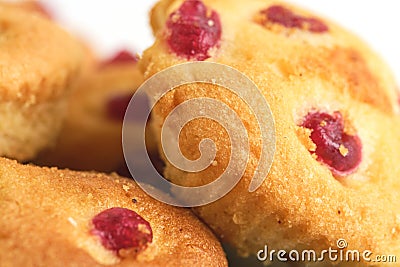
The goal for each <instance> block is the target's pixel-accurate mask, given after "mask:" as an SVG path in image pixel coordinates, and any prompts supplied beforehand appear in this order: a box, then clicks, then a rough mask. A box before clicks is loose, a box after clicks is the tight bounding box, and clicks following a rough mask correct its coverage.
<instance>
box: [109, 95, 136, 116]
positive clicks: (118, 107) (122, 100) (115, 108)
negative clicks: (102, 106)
mask: <svg viewBox="0 0 400 267" xmlns="http://www.w3.org/2000/svg"><path fill="white" fill-rule="evenodd" d="M131 98H132V94H125V95H117V96H113V97H111V98H110V99H109V100H108V101H107V103H106V111H107V116H108V118H109V119H111V120H114V121H117V122H122V121H123V120H124V116H125V112H126V109H127V108H128V105H129V102H130V101H131Z"/></svg>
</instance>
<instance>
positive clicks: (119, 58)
mask: <svg viewBox="0 0 400 267" xmlns="http://www.w3.org/2000/svg"><path fill="white" fill-rule="evenodd" d="M138 60H139V58H138V57H137V56H136V55H133V54H132V53H131V52H129V51H127V50H121V51H119V52H118V53H116V54H115V55H114V56H113V57H111V58H109V59H107V60H105V61H103V62H101V63H100V66H101V67H107V66H109V65H114V64H125V63H128V64H129V63H130V64H134V63H137V62H138Z"/></svg>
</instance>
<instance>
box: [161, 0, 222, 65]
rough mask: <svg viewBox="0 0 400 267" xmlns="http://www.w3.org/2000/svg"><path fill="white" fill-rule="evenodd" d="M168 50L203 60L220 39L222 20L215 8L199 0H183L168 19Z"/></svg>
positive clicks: (189, 57) (188, 57)
mask: <svg viewBox="0 0 400 267" xmlns="http://www.w3.org/2000/svg"><path fill="white" fill-rule="evenodd" d="M167 28H168V38H167V42H168V45H169V47H170V49H171V50H172V51H173V52H174V53H176V54H177V55H179V56H182V57H185V58H187V59H195V60H199V61H202V60H206V59H207V58H209V57H210V55H209V50H210V49H211V48H213V47H216V46H218V43H219V40H220V39H221V32H222V30H221V22H220V19H219V15H218V14H217V13H216V12H215V11H214V10H208V9H207V7H206V6H205V5H204V4H203V2H202V1H199V0H186V1H185V2H183V4H182V5H181V6H180V8H179V9H178V10H177V11H175V12H174V13H172V14H171V15H170V17H169V19H168V21H167Z"/></svg>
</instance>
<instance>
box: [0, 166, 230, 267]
mask: <svg viewBox="0 0 400 267" xmlns="http://www.w3.org/2000/svg"><path fill="white" fill-rule="evenodd" d="M0 208H1V211H2V216H1V218H0V241H1V242H0V259H1V266H5V267H6V266H61V265H62V266H227V262H226V258H225V255H224V252H223V250H222V248H221V246H220V244H219V242H218V240H217V239H216V238H215V237H214V236H213V234H212V233H211V231H210V230H209V229H208V228H207V227H206V226H205V225H204V224H203V223H201V222H200V221H199V220H198V219H197V218H196V217H195V216H194V215H193V214H192V213H191V212H190V211H189V210H186V209H180V208H175V207H171V206H169V205H166V204H163V203H160V202H158V201H156V200H154V199H152V198H151V197H150V196H148V195H147V194H146V193H144V192H143V191H142V190H141V189H140V188H139V187H138V186H137V185H136V184H135V183H134V182H133V181H132V180H129V179H126V178H122V177H119V176H117V175H110V176H107V175H105V174H99V173H85V172H73V171H67V170H65V171H63V170H57V169H56V168H51V169H50V168H40V167H35V166H29V165H20V164H18V163H16V162H15V161H11V160H7V159H2V158H0Z"/></svg>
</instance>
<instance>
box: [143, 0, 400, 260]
mask: <svg viewBox="0 0 400 267" xmlns="http://www.w3.org/2000/svg"><path fill="white" fill-rule="evenodd" d="M152 26H153V31H154V32H155V34H156V37H157V39H156V42H155V44H154V45H153V46H152V47H151V48H150V49H148V50H147V51H146V52H145V53H144V55H143V59H142V61H141V63H140V64H141V67H142V69H143V71H144V73H145V78H149V77H151V76H152V75H154V74H155V73H157V72H159V71H161V70H164V69H166V68H167V67H170V66H173V65H175V64H178V63H184V62H190V61H210V62H217V63H222V64H226V65H228V66H231V67H233V68H236V69H237V70H239V71H241V72H242V73H244V74H245V75H247V76H248V77H249V78H250V79H251V80H252V81H254V83H255V84H256V85H257V86H258V88H259V90H260V91H261V93H262V95H263V97H264V98H265V99H266V101H267V102H268V104H269V106H270V108H271V111H272V113H273V117H274V119H275V132H276V152H275V156H274V161H273V164H272V167H271V170H270V172H269V174H268V176H267V177H266V179H265V180H264V182H263V184H262V185H261V186H260V187H259V188H258V190H256V191H255V192H252V193H250V192H249V190H248V189H249V184H250V181H251V179H252V177H253V175H254V172H255V170H256V168H257V166H258V160H259V158H260V153H261V141H260V140H261V138H260V127H259V125H258V124H257V121H256V120H255V117H254V116H253V115H252V114H251V113H250V109H249V107H248V106H247V105H246V104H245V103H243V101H241V100H240V99H239V98H238V96H237V95H235V94H233V93H232V92H230V91H228V90H226V89H224V88H222V87H219V86H217V85H212V84H211V85H210V84H202V83H196V84H191V85H184V86H180V87H179V88H176V89H174V90H173V91H172V92H169V93H168V94H167V95H166V96H164V97H163V98H162V99H161V100H160V101H159V102H158V103H157V105H156V106H155V108H154V109H153V113H152V116H153V117H152V118H153V122H152V126H153V128H154V129H155V130H156V131H157V140H158V143H159V150H160V152H161V153H163V150H162V148H161V144H160V134H161V133H160V132H161V127H162V126H163V122H164V120H165V119H166V117H167V115H168V114H170V113H171V112H172V110H173V109H174V108H175V107H177V106H178V105H180V104H181V103H183V102H185V101H187V100H189V99H194V98H199V97H209V98H214V99H217V100H219V101H220V102H223V103H225V104H226V105H228V106H229V107H230V108H231V109H232V110H234V111H235V112H236V113H237V114H238V115H239V117H240V118H241V120H242V122H244V125H245V127H246V129H247V132H248V135H249V145H250V153H249V160H248V163H247V167H246V169H245V172H244V175H243V176H242V179H241V181H240V182H239V184H238V185H237V186H236V187H235V188H234V189H233V190H232V191H231V192H230V193H229V194H227V195H226V196H225V197H224V198H222V199H220V200H218V201H216V202H214V203H212V204H209V205H207V206H203V207H198V208H195V212H196V213H197V214H198V215H199V216H200V217H201V218H202V219H203V220H204V221H205V222H206V223H207V224H208V225H209V226H210V227H211V228H212V229H213V230H214V231H215V232H216V233H217V234H218V235H219V236H220V237H221V238H222V239H223V240H225V241H227V242H229V243H230V244H232V245H233V246H234V247H236V249H237V250H238V251H239V252H240V253H241V254H242V255H244V256H248V255H250V254H253V257H254V255H255V254H256V253H257V252H258V251H260V250H262V249H263V248H264V246H265V245H268V247H269V249H270V250H276V251H278V250H279V249H284V250H291V249H314V250H316V251H321V250H323V249H328V248H329V247H333V248H334V247H336V245H337V241H338V240H339V239H345V240H346V241H347V243H348V249H358V250H360V251H363V250H370V251H372V252H373V253H374V254H373V255H377V254H390V255H397V256H399V255H400V206H399V204H398V203H400V193H399V192H400V183H399V179H398V177H399V176H400V167H399V164H398V159H399V158H400V141H398V138H397V136H399V134H400V128H399V127H398V124H399V117H398V115H397V113H398V111H399V106H398V101H397V99H398V96H397V94H398V92H397V90H396V85H395V82H394V79H393V77H392V75H391V72H390V70H389V69H388V67H387V66H386V65H385V63H384V62H383V61H382V60H381V59H380V58H379V57H378V56H377V55H376V54H375V53H374V52H373V51H371V49H370V48H369V47H368V46H367V45H365V44H364V43H363V42H362V41H360V40H359V39H358V38H357V37H355V36H354V35H353V34H351V33H349V32H348V31H346V30H344V29H343V28H341V27H340V26H338V25H337V24H335V23H332V22H331V21H329V20H327V19H324V18H321V17H318V16H316V15H314V14H311V13H310V12H308V11H305V10H303V9H300V8H298V7H295V6H292V5H290V4H287V3H284V2H280V1H268V0H251V1H243V0H234V1H230V0H229V1H228V0H214V1H212V0H205V1H181V0H175V1H174V0H162V1H160V2H159V3H158V4H157V5H156V6H155V8H154V9H153V11H152ZM210 72H212V70H210ZM194 75H196V73H193V76H194ZM216 75H218V74H216ZM218 78H220V77H218V76H216V77H215V79H216V80H217V79H218ZM150 97H151V98H154V96H150ZM254 97H257V96H254ZM257 100H261V99H257ZM215 113H218V110H216V111H215ZM205 138H211V139H212V140H213V141H214V143H215V145H216V147H217V153H216V157H215V159H214V161H213V164H211V165H210V166H209V167H208V168H206V169H205V170H203V171H201V172H196V173H192V172H185V171H181V170H179V169H177V168H176V167H175V166H174V165H172V164H171V163H170V162H168V161H167V160H166V158H165V155H164V156H163V157H164V160H165V161H166V169H165V172H164V174H165V176H166V178H167V179H170V180H171V181H172V182H174V183H176V184H180V185H185V186H199V185H204V184H206V183H209V182H211V181H213V180H215V179H216V178H217V177H219V176H220V175H221V174H222V173H223V172H224V171H225V168H226V167H227V165H228V163H229V156H230V153H231V152H230V148H231V145H230V143H229V142H230V140H229V136H227V132H226V131H225V130H224V129H223V127H221V125H219V124H218V123H217V122H215V121H212V120H210V119H204V118H203V119H196V120H193V121H191V122H190V123H188V124H187V125H186V126H185V127H184V128H183V129H182V131H181V132H180V135H179V144H180V149H181V151H182V154H183V155H185V156H186V157H187V158H188V159H190V160H195V159H197V158H199V157H200V152H199V148H198V147H199V143H200V141H201V140H203V139H205ZM237 171H238V170H237ZM178 197H180V198H186V197H188V196H187V195H179V193H178ZM189 197H190V196H189Z"/></svg>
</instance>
